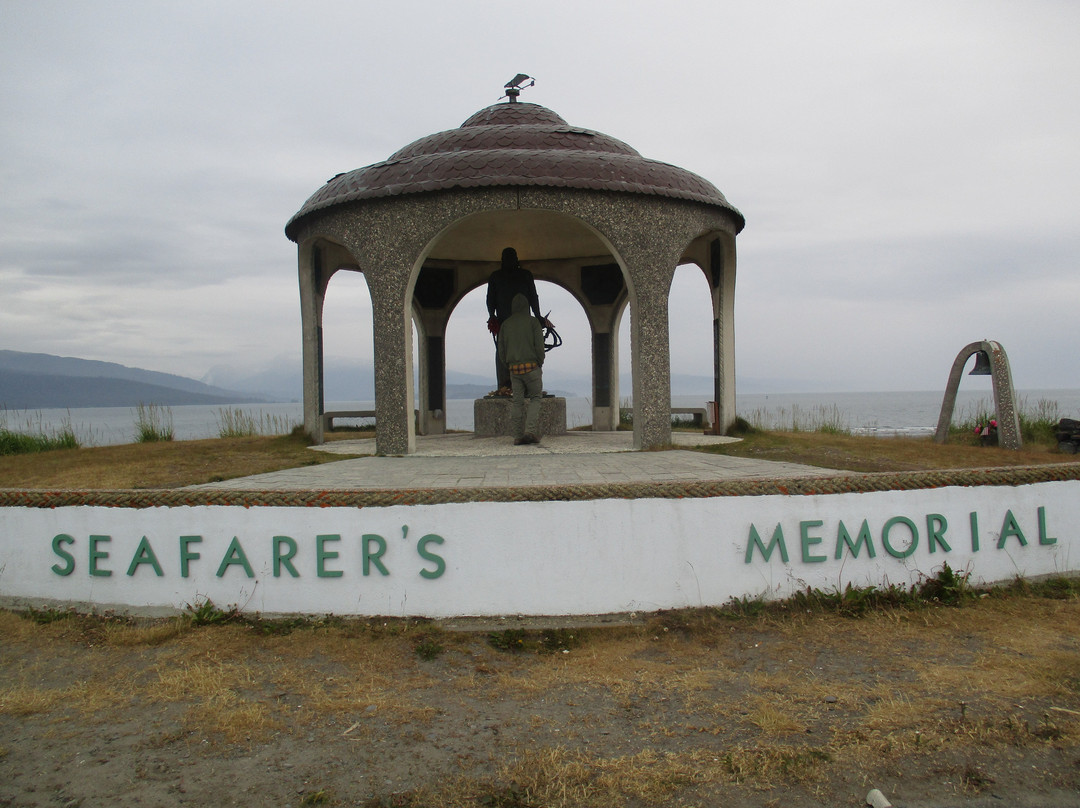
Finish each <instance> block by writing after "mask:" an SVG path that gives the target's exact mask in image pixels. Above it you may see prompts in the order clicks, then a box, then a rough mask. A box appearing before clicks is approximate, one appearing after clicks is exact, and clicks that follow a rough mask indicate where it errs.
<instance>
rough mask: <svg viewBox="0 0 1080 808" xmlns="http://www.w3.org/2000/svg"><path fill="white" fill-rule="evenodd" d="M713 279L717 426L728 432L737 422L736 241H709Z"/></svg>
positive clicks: (710, 272)
mask: <svg viewBox="0 0 1080 808" xmlns="http://www.w3.org/2000/svg"><path fill="white" fill-rule="evenodd" d="M709 281H710V284H711V286H712V288H713V387H714V390H713V394H714V396H715V398H714V399H713V400H714V401H716V403H717V405H718V409H719V412H718V413H717V424H716V429H717V431H719V432H720V434H725V433H726V432H727V431H728V429H730V428H731V427H732V426H733V425H734V423H735V417H736V414H735V240H734V239H730V240H727V239H723V238H717V239H714V240H713V241H712V242H710V244H709Z"/></svg>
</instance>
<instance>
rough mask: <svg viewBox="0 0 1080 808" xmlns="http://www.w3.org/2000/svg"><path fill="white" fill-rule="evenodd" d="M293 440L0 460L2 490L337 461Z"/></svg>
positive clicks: (117, 484) (95, 485)
mask: <svg viewBox="0 0 1080 808" xmlns="http://www.w3.org/2000/svg"><path fill="white" fill-rule="evenodd" d="M307 446H308V443H307V441H306V440H305V439H304V438H303V437H297V436H292V435H279V436H270V437H268V436H252V437H244V438H215V439H211V440H193V441H173V442H157V443H132V444H125V445H122V446H97V447H91V448H86V449H60V450H55V451H51V452H38V453H36V454H32V455H6V456H3V457H0V488H49V489H75V490H93V489H130V488H178V487H182V486H185V485H197V484H200V483H208V482H215V481H218V480H228V479H232V478H234V477H244V476H248V475H251V474H263V473H265V472H270V471H279V470H281V469H288V468H296V467H299V466H315V465H319V464H321V463H330V462H333V461H335V460H341V459H342V458H343V455H332V454H327V453H325V452H315V451H312V450H310V449H308V448H307Z"/></svg>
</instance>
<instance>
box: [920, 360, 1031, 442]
mask: <svg viewBox="0 0 1080 808" xmlns="http://www.w3.org/2000/svg"><path fill="white" fill-rule="evenodd" d="M974 355H979V357H978V358H980V359H982V360H983V362H984V363H985V364H984V365H980V364H979V363H978V362H977V363H976V368H975V370H979V371H980V373H979V375H984V374H986V373H988V374H989V375H990V377H991V380H992V382H993V387H994V411H995V415H996V416H997V422H998V435H999V445H1000V446H1001V447H1002V448H1004V449H1019V448H1021V446H1022V444H1023V442H1022V438H1021V436H1020V414H1019V412H1018V411H1017V409H1016V401H1015V398H1014V396H1013V380H1012V369H1011V368H1010V367H1009V357H1008V356H1007V355H1006V354H1005V349H1004V348H1002V347H1001V343H999V342H994V341H993V340H988V339H984V340H980V341H979V342H971V343H969V344H967V345H965V346H964V347H963V348H962V349H961V350H960V353H958V354H957V355H956V359H954V360H953V363H952V368H951V369H950V370H949V381H948V384H947V385H946V387H945V398H944V399H943V400H942V402H941V413H940V415H939V416H938V424H937V432H936V433H935V434H934V442H935V443H945V441H946V440H948V438H949V426H950V425H951V424H952V415H953V409H954V408H955V406H956V393H957V390H958V389H959V387H960V378H961V376H962V375H963V373H964V365H966V364H967V361H968V359H970V358H971V357H972V356H974ZM984 368H985V370H984ZM975 370H972V373H975ZM969 375H970V374H969Z"/></svg>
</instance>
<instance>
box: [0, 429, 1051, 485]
mask: <svg viewBox="0 0 1080 808" xmlns="http://www.w3.org/2000/svg"><path fill="white" fill-rule="evenodd" d="M370 434H371V433H369V432H365V433H353V432H344V433H338V434H336V435H332V436H330V439H331V440H334V439H345V438H348V439H355V438H360V437H370ZM703 451H709V452H717V453H721V454H730V455H736V456H740V457H753V458H758V459H761V460H778V461H789V462H794V463H805V464H808V465H816V466H822V467H825V468H834V469H845V470H850V471H917V470H922V469H944V468H985V467H994V466H1015V465H1035V464H1041V463H1062V462H1069V461H1070V460H1072V457H1071V456H1067V455H1063V454H1061V453H1060V452H1058V451H1057V450H1056V449H1051V448H1050V447H1039V446H1037V447H1029V448H1027V449H1025V450H1024V451H1019V452H1014V451H1008V450H1005V449H999V448H980V447H976V446H965V445H960V444H945V445H943V446H939V445H937V444H935V443H934V442H933V441H932V440H931V439H930V438H870V437H861V436H851V435H843V434H828V433H823V432H759V433H755V434H753V435H749V436H747V437H746V438H744V440H743V441H742V442H741V443H734V444H724V445H721V446H716V447H710V448H708V449H705V450H703ZM342 457H343V456H342V455H332V454H327V453H325V452H315V451H311V450H310V449H308V448H307V442H306V440H305V439H304V438H303V437H298V436H291V435H290V436H276V437H267V436H252V437H244V438H217V439H212V440H199V441H176V442H159V443H136V444H128V445H124V446H101V447H93V448H87V449H61V450H55V451H50V452H40V453H35V454H33V455H8V456H0V488H47V489H77V490H94V489H125V488H178V487H182V486H186V485H197V484H200V483H207V482H216V481H219V480H228V479H232V478H235V477H244V476H248V475H252V474H262V473H265V472H270V471H278V470H281V469H287V468H296V467H299V466H310V465H318V464H321V463H331V462H333V461H335V460H340V459H342Z"/></svg>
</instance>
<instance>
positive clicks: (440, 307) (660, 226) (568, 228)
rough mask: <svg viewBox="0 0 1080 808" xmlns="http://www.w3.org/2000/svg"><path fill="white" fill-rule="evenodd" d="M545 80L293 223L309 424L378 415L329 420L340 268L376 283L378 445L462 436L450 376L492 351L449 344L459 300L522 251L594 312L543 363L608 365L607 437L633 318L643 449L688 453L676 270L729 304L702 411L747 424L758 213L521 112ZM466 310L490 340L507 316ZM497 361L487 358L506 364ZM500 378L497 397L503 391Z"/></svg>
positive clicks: (597, 378)
mask: <svg viewBox="0 0 1080 808" xmlns="http://www.w3.org/2000/svg"><path fill="white" fill-rule="evenodd" d="M529 78H530V77H528V76H526V75H524V74H519V75H518V76H516V77H515V78H514V80H513V81H511V82H510V83H509V84H507V85H506V86H505V88H504V89H505V91H506V93H505V94H506V98H507V101H506V102H505V103H498V104H495V105H493V106H490V107H487V108H485V109H482V110H480V111H479V112H477V113H475V114H474V115H472V116H471V117H469V118H468V119H467V120H466V121H465V122H464V123H463V124H462V125H461V126H459V127H457V128H456V129H448V130H446V131H442V132H436V133H435V134H432V135H428V136H426V137H422V138H420V139H419V140H416V141H414V142H412V143H410V144H409V145H407V146H405V147H404V148H401V149H399V150H398V151H396V152H394V154H392V155H390V157H389V158H387V159H386V160H385V161H383V162H381V163H376V164H374V165H370V166H367V167H365V168H358V169H355V170H353V171H349V172H347V173H344V174H338V175H337V176H336V177H334V178H333V179H331V180H329V181H328V182H327V183H326V184H325V185H324V186H323V187H322V188H320V189H319V190H318V191H317V192H316V193H315V194H314V195H312V196H311V198H310V199H308V200H307V201H306V202H305V203H304V205H303V207H301V208H300V210H299V211H298V212H297V213H296V215H295V216H293V217H292V218H291V219H290V220H289V222H288V223H287V224H286V225H285V234H286V235H287V236H288V237H289V238H290V239H291V240H292V241H294V242H296V245H297V268H298V275H299V281H300V309H301V326H302V331H303V351H304V428H305V430H307V432H308V433H309V434H310V435H311V436H312V438H313V439H314V440H315V441H316V442H321V441H322V440H323V439H324V433H325V432H326V430H328V429H331V428H332V426H333V422H334V418H335V417H346V416H348V417H357V416H356V413H358V412H362V413H368V412H369V411H367V410H357V411H352V410H340V411H335V410H332V409H330V410H328V409H327V404H326V400H327V395H326V385H325V379H324V368H325V362H324V350H325V346H324V342H325V340H326V335H325V334H324V332H323V327H322V321H323V304H324V301H325V299H326V295H327V294H328V292H332V291H333V289H332V287H331V278H332V277H333V276H334V275H335V273H338V272H341V271H344V272H356V273H359V274H361V275H362V276H363V278H364V282H365V285H366V287H367V290H368V292H369V294H370V298H371V308H370V312H367V311H365V312H361V313H358V316H360V317H363V318H366V317H368V316H370V318H371V329H372V331H371V334H372V348H373V364H374V382H375V390H374V392H375V408H374V413H375V445H376V450H377V451H378V452H381V453H382V454H387V455H397V454H402V455H404V454H408V453H410V452H413V451H415V449H416V437H417V435H438V434H443V433H445V432H446V431H447V429H448V428H450V425H449V424H448V421H447V418H448V416H447V406H448V404H447V402H448V384H447V371H448V369H449V370H452V371H458V370H459V368H460V365H459V366H458V367H453V365H454V364H455V363H462V362H468V363H470V365H471V366H473V367H475V364H473V363H475V362H476V361H477V359H478V357H477V356H475V355H470V356H463V355H462V354H461V352H460V351H459V350H455V349H453V348H450V349H448V347H447V346H448V341H447V326H448V324H449V322H450V319H451V317H452V316H453V315H454V314H455V311H458V304H459V303H461V302H462V301H463V300H464V299H465V298H466V297H467V296H468V295H470V294H472V293H473V292H475V291H478V290H481V289H485V288H487V287H488V285H489V281H490V279H491V277H492V273H494V272H495V271H496V270H498V269H499V268H500V266H501V256H502V253H503V250H504V249H505V248H507V247H513V248H514V251H515V254H516V255H517V258H518V261H519V263H520V266H521V268H522V269H524V270H527V271H528V272H529V273H530V274H531V275H532V276H533V278H534V280H535V281H536V283H537V287H538V288H537V291H538V293H539V297H540V300H539V304H540V306H542V307H543V306H550V305H551V303H550V302H546V301H548V297H549V295H550V296H551V299H552V300H558V299H560V298H561V300H562V301H563V303H562V304H561V305H562V306H565V301H566V298H565V297H564V296H562V294H561V293H568V294H569V295H570V297H571V298H572V302H573V303H575V304H576V305H578V306H580V310H581V312H582V313H583V314H584V317H585V321H586V324H587V327H588V330H589V335H588V337H587V338H585V339H583V340H582V339H580V338H579V339H576V340H573V343H574V344H573V347H572V348H571V347H570V346H569V344H568V347H567V348H564V349H563V351H562V355H561V356H560V355H558V354H556V355H555V356H553V357H552V358H551V360H550V361H548V362H545V363H544V370H545V377H546V378H549V379H552V380H555V379H557V374H558V372H559V368H560V366H562V364H563V362H564V359H570V358H571V357H570V356H569V352H570V351H571V350H572V351H574V352H575V357H574V358H576V359H578V360H580V358H583V357H587V358H588V359H589V360H591V362H590V364H591V386H590V389H589V390H588V391H587V392H585V391H583V392H584V393H585V396H584V397H586V398H588V399H589V401H590V405H591V411H592V424H591V427H592V429H594V430H599V431H608V430H614V429H617V428H618V427H619V423H620V419H621V407H622V402H623V398H622V397H621V395H620V389H619V383H620V378H619V377H620V362H619V357H620V352H622V353H621V355H622V356H626V355H627V354H626V350H627V346H626V345H622V346H620V341H623V342H625V340H623V339H622V337H621V332H620V323H621V322H623V321H624V315H625V314H626V313H627V312H632V316H631V317H630V322H629V332H630V333H629V342H630V346H629V347H630V350H629V355H630V361H631V370H632V391H630V394H631V397H632V400H633V407H634V447H635V448H638V449H648V448H655V447H659V446H667V445H669V444H670V443H671V412H670V410H671V362H670V346H669V341H668V332H669V322H670V320H671V319H672V318H679V319H684V318H685V316H686V313H685V312H681V311H674V310H670V309H669V296H670V290H671V286H672V279H673V276H674V273H675V271H676V269H678V268H680V267H685V266H691V265H692V266H694V267H696V269H697V270H698V272H697V273H696V274H697V279H698V280H697V282H698V283H700V287H699V289H700V294H701V295H702V297H706V296H707V298H708V300H709V301H710V303H711V309H712V322H711V324H703V329H702V332H703V333H709V331H711V333H712V343H713V345H712V361H711V362H708V363H704V364H703V367H702V375H704V374H705V373H709V372H710V371H711V373H712V376H713V389H712V392H711V395H710V396H709V397H708V398H707V399H705V397H703V401H702V404H705V400H708V401H712V402H713V408H712V411H711V414H710V418H712V419H715V420H713V423H712V427H713V428H714V429H715V430H716V431H717V432H723V431H724V430H726V429H727V428H728V427H730V426H731V425H732V424H733V423H734V420H735V339H734V337H735V326H734V323H735V272H736V266H735V265H736V254H735V238H736V236H737V235H738V233H739V232H740V231H741V230H742V229H743V226H744V224H745V222H744V219H743V216H742V214H741V213H739V211H738V210H736V209H735V208H734V207H733V206H732V205H730V204H729V203H728V201H727V199H725V198H724V195H723V194H722V193H720V191H719V190H717V188H716V186H714V185H713V184H712V183H711V182H708V181H707V180H704V179H702V178H701V177H699V176H697V175H696V174H693V173H691V172H689V171H686V170H684V169H682V168H679V167H677V166H673V165H670V164H668V163H662V162H659V161H657V160H649V159H647V158H645V157H642V156H641V155H640V154H639V153H638V152H637V150H635V149H634V148H632V147H631V146H628V145H627V144H626V143H624V142H623V141H621V140H617V139H616V138H613V137H611V136H610V135H605V134H603V133H602V132H596V131H594V130H591V129H582V128H580V127H576V126H571V125H570V124H568V123H567V122H566V121H565V120H563V119H562V118H561V117H560V116H559V115H557V114H556V113H554V112H552V111H551V110H550V109H547V108H545V107H542V106H538V105H536V104H526V103H520V102H519V101H518V100H517V99H518V96H519V95H520V91H521V90H522V89H524V86H522V83H523V82H524V81H526V80H529ZM528 86H532V85H531V84H530V85H528ZM553 287H558V288H559V289H560V290H561V293H559V294H556V290H555V289H554V288H553ZM552 310H553V309H550V308H544V311H546V312H547V311H552ZM461 313H463V314H465V315H466V316H468V317H469V318H470V321H469V322H468V323H467V324H466V327H467V328H470V329H475V332H474V333H479V334H480V335H481V338H482V339H486V338H487V337H488V334H487V329H488V318H489V317H490V316H494V312H493V311H488V310H482V316H480V317H477V316H476V314H475V307H472V306H466V307H464V308H463V309H461ZM570 315H571V312H567V311H565V308H560V309H559V310H558V311H555V313H554V314H552V317H553V318H554V320H555V321H557V322H566V319H564V318H566V317H569V316H570ZM579 323H580V320H579ZM571 339H573V338H571ZM568 342H569V341H568ZM473 344H474V345H475V343H473ZM484 347H485V349H486V348H487V346H484ZM341 349H342V346H340V345H338V346H330V350H333V351H340V350H341ZM346 350H349V347H348V346H346ZM472 350H474V351H475V348H473V349H472ZM491 351H492V354H494V348H491ZM414 352H415V353H414ZM414 355H415V364H416V368H415V369H414V367H413V365H414V358H413V357H414ZM493 360H494V356H492V357H491V359H487V358H486V357H484V358H483V361H485V362H491V366H492V369H493V370H494V369H495V361H493ZM500 374H501V370H500V371H499V372H497V373H496V374H494V376H493V379H492V380H493V382H495V385H494V387H493V388H492V389H496V388H498V387H501V386H502V382H501V380H500V378H499V375H500ZM549 383H557V382H549ZM494 398H495V399H497V398H498V397H497V396H496V397H494ZM554 398H555V399H558V396H555V397H554ZM489 399H492V397H490V396H484V397H482V398H480V399H477V400H476V401H474V418H473V423H474V426H475V425H477V424H479V423H480V422H481V421H482V420H483V419H484V418H487V417H488V416H492V417H494V416H493V414H496V415H497V413H498V412H499V411H500V410H499V407H500V401H498V400H489ZM449 400H451V401H452V400H453V399H452V398H450V399H449ZM504 401H505V400H504ZM549 403H551V404H556V405H557V402H549ZM556 408H557V407H556ZM700 409H701V410H704V409H705V408H704V407H701V408H700ZM350 413H352V415H349V414H350ZM477 413H479V414H480V415H479V416H478V415H477ZM485 413H486V414H487V415H485ZM481 416H482V417H481ZM495 420H496V421H497V418H496V419H495ZM562 420H565V415H564V416H563V419H562ZM494 422H495V421H493V420H488V421H487V422H486V423H485V429H487V428H489V427H490V426H491V425H492V423H494ZM553 423H554V422H553ZM554 426H555V427H558V426H561V427H562V428H563V430H564V431H565V425H560V424H555V425H554ZM500 428H502V427H500ZM476 431H477V432H481V431H483V430H481V429H480V428H479V427H477V428H476ZM553 434H558V433H557V432H556V431H554V428H553Z"/></svg>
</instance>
